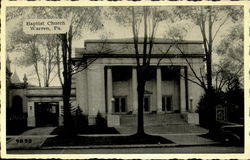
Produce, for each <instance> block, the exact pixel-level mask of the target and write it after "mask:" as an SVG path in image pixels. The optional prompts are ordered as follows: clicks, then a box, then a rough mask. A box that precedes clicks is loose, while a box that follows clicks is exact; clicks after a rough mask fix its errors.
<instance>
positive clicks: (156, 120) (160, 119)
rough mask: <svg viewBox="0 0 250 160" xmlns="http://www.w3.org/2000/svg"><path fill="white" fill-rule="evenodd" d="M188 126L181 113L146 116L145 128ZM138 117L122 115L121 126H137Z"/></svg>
mask: <svg viewBox="0 0 250 160" xmlns="http://www.w3.org/2000/svg"><path fill="white" fill-rule="evenodd" d="M174 124H178V125H180V124H187V122H186V121H185V120H184V119H183V118H182V117H181V114H180V113H162V114H150V113H148V114H147V113H146V114H144V126H157V125H174ZM136 125H137V115H120V126H136Z"/></svg>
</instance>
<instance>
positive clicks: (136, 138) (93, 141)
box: [43, 134, 173, 147]
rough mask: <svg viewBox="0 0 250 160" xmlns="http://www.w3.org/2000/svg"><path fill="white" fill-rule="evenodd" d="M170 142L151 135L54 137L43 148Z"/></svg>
mask: <svg viewBox="0 0 250 160" xmlns="http://www.w3.org/2000/svg"><path fill="white" fill-rule="evenodd" d="M171 143H173V142H172V141H170V140H168V139H165V138H163V137H160V136H153V135H148V134H144V135H138V134H134V135H130V136H68V137H65V136H56V137H52V138H48V139H47V140H46V141H45V142H44V144H43V147H45V146H46V147H49V146H91V145H130V144H171Z"/></svg>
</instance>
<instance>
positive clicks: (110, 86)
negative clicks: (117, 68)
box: [107, 67, 113, 114]
mask: <svg viewBox="0 0 250 160" xmlns="http://www.w3.org/2000/svg"><path fill="white" fill-rule="evenodd" d="M112 81H113V80H112V68H110V67H109V68H107V104H108V113H109V114H111V113H112V99H113V84H112Z"/></svg>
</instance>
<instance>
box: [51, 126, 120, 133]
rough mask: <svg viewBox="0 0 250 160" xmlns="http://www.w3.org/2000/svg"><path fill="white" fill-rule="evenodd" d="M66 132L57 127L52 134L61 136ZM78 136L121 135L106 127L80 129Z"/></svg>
mask: <svg viewBox="0 0 250 160" xmlns="http://www.w3.org/2000/svg"><path fill="white" fill-rule="evenodd" d="M63 132H64V128H63V127H57V128H55V129H54V130H53V131H52V132H51V134H52V135H61V133H63ZM76 132H77V134H119V132H118V131H117V130H116V129H115V128H113V127H111V128H108V127H105V126H101V127H100V126H85V127H84V128H81V129H78V130H77V131H76Z"/></svg>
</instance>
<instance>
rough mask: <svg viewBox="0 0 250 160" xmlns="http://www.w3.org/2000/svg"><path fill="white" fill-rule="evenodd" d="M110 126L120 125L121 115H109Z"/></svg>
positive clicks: (108, 122)
mask: <svg viewBox="0 0 250 160" xmlns="http://www.w3.org/2000/svg"><path fill="white" fill-rule="evenodd" d="M107 124H108V127H114V126H120V116H119V115H112V114H108V115H107Z"/></svg>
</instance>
